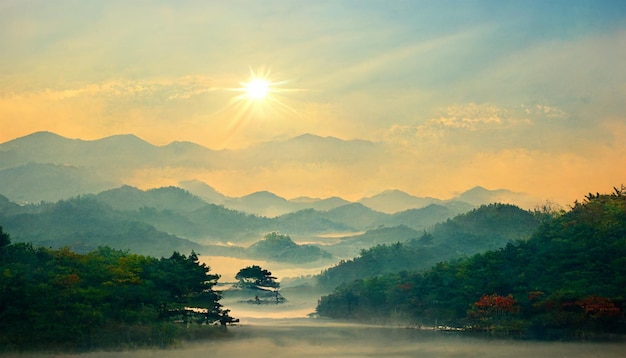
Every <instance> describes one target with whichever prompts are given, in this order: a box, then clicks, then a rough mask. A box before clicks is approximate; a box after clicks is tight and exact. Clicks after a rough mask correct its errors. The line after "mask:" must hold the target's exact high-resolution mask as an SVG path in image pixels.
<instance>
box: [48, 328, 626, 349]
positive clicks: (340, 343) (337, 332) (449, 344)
mask: <svg viewBox="0 0 626 358" xmlns="http://www.w3.org/2000/svg"><path fill="white" fill-rule="evenodd" d="M228 330H229V334H228V336H227V337H225V338H219V339H214V340H207V341H202V342H192V343H185V344H182V345H180V346H178V347H175V348H172V349H166V350H138V351H125V352H94V353H87V354H76V355H73V354H64V355H57V357H83V358H97V357H102V358H108V357H139V358H144V357H155V358H156V357H158V358H161V357H162V358H169V357H172V358H174V357H176V358H187V357H188V358H192V357H193V358H197V357H207V356H210V357H233V358H237V357H245V358H252V357H255V358H257V357H258V358H264V357H268V358H269V357H316V358H317V357H498V358H500V357H511V358H518V357H519V358H522V357H524V358H525V357H533V358H538V357H550V358H553V357H573V358H579V357H598V358H600V357H603V358H604V357H609V358H610V357H624V352H626V344H624V343H587V342H571V343H570V342H536V341H517V340H510V339H488V338H475V337H468V336H464V335H462V334H458V333H450V332H433V331H418V330H414V329H406V328H390V327H389V328H388V327H376V326H368V325H357V324H337V323H332V322H328V321H324V320H317V319H308V320H304V319H286V320H271V319H264V320H256V321H255V322H250V323H249V324H246V325H241V326H234V327H229V328H228ZM40 356H42V357H43V356H44V355H40ZM48 356H49V355H48Z"/></svg>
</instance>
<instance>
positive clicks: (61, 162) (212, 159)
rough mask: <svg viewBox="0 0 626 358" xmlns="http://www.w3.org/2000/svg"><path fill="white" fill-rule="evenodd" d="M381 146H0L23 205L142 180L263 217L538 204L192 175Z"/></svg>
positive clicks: (107, 141)
mask: <svg viewBox="0 0 626 358" xmlns="http://www.w3.org/2000/svg"><path fill="white" fill-rule="evenodd" d="M381 145H382V144H377V143H372V142H368V141H363V140H349V141H346V140H341V139H337V138H333V137H319V136H315V135H310V134H307V135H302V136H298V137H295V138H291V139H288V140H285V141H280V142H270V143H263V144H259V145H257V146H254V147H251V148H247V149H242V150H237V151H233V150H219V151H217V150H211V149H208V148H205V147H203V146H200V145H198V144H194V143H190V142H172V143H170V144H168V145H164V146H155V145H152V144H150V143H148V142H146V141H144V140H142V139H140V138H138V137H136V136H134V135H130V134H129V135H115V136H110V137H106V138H102V139H98V140H80V139H69V138H65V137H62V136H60V135H57V134H54V133H50V132H36V133H33V134H30V135H27V136H24V137H21V138H17V139H14V140H11V141H8V142H5V143H2V144H0V194H2V195H4V196H5V197H7V198H8V199H10V200H12V201H14V202H18V203H36V202H39V201H50V202H53V201H57V200H61V199H67V198H70V197H73V196H77V195H81V194H88V193H92V194H96V193H100V192H102V191H105V190H108V189H115V188H119V187H122V186H123V185H126V184H131V185H132V183H133V182H137V181H141V182H142V183H144V185H142V186H144V187H145V186H148V187H162V186H172V185H173V186H177V187H180V188H183V189H186V190H188V191H189V192H190V193H193V194H195V195H196V196H198V197H199V198H202V199H203V200H205V201H207V202H209V203H213V204H216V205H223V206H224V207H227V208H230V209H233V210H238V211H243V212H246V213H249V214H255V215H260V216H265V217H277V216H280V215H283V214H286V213H290V212H296V211H299V210H303V209H314V210H319V211H326V210H331V209H334V208H338V207H341V206H344V205H346V204H350V203H360V204H362V205H364V206H366V207H368V208H370V209H372V210H375V211H377V212H381V213H387V214H392V213H398V212H401V211H406V210H409V209H417V208H423V207H426V206H428V205H431V204H437V205H443V206H451V205H456V206H459V210H455V211H458V212H462V211H466V210H467V209H469V208H471V207H472V206H474V207H475V206H477V205H481V204H487V203H492V202H503V203H512V204H516V205H519V206H521V207H527V206H528V203H530V202H533V200H535V199H533V198H530V197H529V196H527V195H525V194H521V193H515V192H512V191H509V190H506V189H498V190H488V189H485V188H482V187H475V188H473V189H470V190H468V191H466V192H464V193H461V194H460V195H459V196H457V197H454V198H452V199H448V200H441V199H436V198H432V197H416V196H412V195H410V194H408V193H406V192H403V191H400V190H387V191H383V192H381V193H379V194H376V195H373V196H370V197H364V198H362V199H359V200H357V201H356V202H350V201H348V200H345V199H342V198H339V197H329V198H311V197H306V196H302V197H296V198H293V199H286V198H283V197H280V196H278V195H276V194H274V193H272V192H270V191H258V192H253V193H250V194H248V195H245V196H242V197H229V196H226V195H223V194H221V193H220V192H218V191H217V190H215V189H214V188H213V187H211V186H210V185H208V184H206V183H205V182H204V181H202V180H200V179H198V178H194V177H193V175H194V173H198V172H201V171H203V170H205V171H208V170H210V171H228V170H237V169H241V168H244V167H245V168H246V170H254V168H255V167H259V168H271V167H272V165H277V163H290V162H293V163H322V162H327V161H333V163H334V165H344V166H350V165H351V164H350V163H352V162H355V161H358V160H362V158H369V159H372V160H373V159H374V158H377V157H379V156H380V155H381V153H384V148H382V149H381V148H380V146H381ZM359 158H361V159H359ZM200 177H201V178H204V176H200ZM138 178H142V179H141V180H140V179H138ZM163 184H166V185H163Z"/></svg>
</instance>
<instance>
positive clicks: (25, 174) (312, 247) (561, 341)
mask: <svg viewBox="0 0 626 358" xmlns="http://www.w3.org/2000/svg"><path fill="white" fill-rule="evenodd" d="M296 143H297V144H298V145H302V144H307V143H308V144H311V143H313V144H315V145H316V146H323V147H325V148H326V150H328V151H339V152H341V151H345V150H346V148H348V147H347V146H346V143H344V142H341V141H339V140H336V139H332V138H319V137H315V136H303V137H299V138H295V139H293V140H291V141H287V142H283V143H282V144H281V145H284V146H285V147H280V148H274V147H272V148H271V152H266V154H267V153H275V152H285V154H284V155H287V154H286V153H287V152H288V151H289V150H288V149H289V148H292V147H293V146H294V145H295V144H296ZM357 144H358V145H365V147H367V145H366V144H364V143H361V142H358V143H357ZM257 149H258V150H260V151H263V150H268V148H267V147H266V148H265V149H263V148H257ZM0 153H1V154H2V156H0V275H1V276H0V278H1V280H0V354H6V355H24V354H25V355H38V354H43V355H46V354H51V353H52V354H56V353H59V354H60V353H63V354H70V355H71V354H77V355H78V354H88V355H93V356H117V355H120V354H122V355H130V356H164V357H167V356H177V357H178V356H185V355H189V356H191V355H197V354H202V353H203V352H207V351H210V352H214V353H216V354H218V355H228V356H233V357H237V356H248V355H249V352H250V351H251V350H254V352H255V353H256V356H259V357H263V356H267V357H270V356H272V357H274V356H293V354H292V353H293V349H296V348H297V350H298V354H297V356H302V357H306V356H311V357H314V356H315V357H317V356H323V355H325V356H336V357H341V356H390V357H392V356H393V357H402V356H407V357H412V356H441V357H446V356H465V355H474V356H475V355H479V356H494V357H496V356H502V355H506V356H511V357H515V356H519V357H524V356H529V355H537V356H588V355H593V354H594V353H595V352H598V351H600V352H602V356H619V352H622V351H623V349H624V348H626V346H625V345H624V344H625V343H624V342H625V340H624V337H625V334H626V321H625V320H624V297H626V292H625V288H626V281H625V280H626V190H625V188H624V187H623V186H622V187H619V188H614V191H613V192H609V193H602V194H600V193H596V194H592V193H589V194H587V195H584V200H582V201H580V202H579V201H576V202H574V203H572V204H571V205H570V206H569V207H567V208H562V207H561V206H559V205H557V204H554V203H551V202H550V201H545V203H544V204H538V203H540V202H541V201H537V200H536V199H535V198H532V197H529V196H527V195H525V194H521V193H516V192H512V191H509V190H507V189H498V190H489V189H486V188H483V187H480V186H477V187H474V188H472V189H470V190H467V191H465V192H462V193H459V194H458V195H456V196H454V197H452V198H449V199H445V200H444V199H437V198H433V197H416V196H412V195H410V194H407V193H405V192H403V191H400V190H386V191H383V192H380V193H379V194H376V195H373V196H370V197H363V198H361V199H359V200H346V199H344V198H341V197H329V198H323V199H322V198H312V197H297V198H292V199H285V198H282V197H280V196H278V195H276V194H274V193H272V192H269V191H259V192H254V193H251V194H249V195H245V196H241V197H232V196H227V195H224V194H222V193H220V192H219V191H217V190H216V189H214V188H213V187H211V186H210V185H208V184H206V183H205V182H203V181H200V180H196V179H189V178H182V179H181V180H180V181H178V182H177V183H175V184H173V185H168V186H156V187H154V188H150V189H140V188H137V187H134V186H131V185H127V184H124V181H125V180H126V178H127V173H136V172H141V171H146V170H147V171H149V172H152V173H156V172H158V170H157V168H160V167H164V166H170V167H176V166H179V167H181V166H182V167H186V168H187V169H189V167H190V166H198V167H207V166H211V165H215V164H216V163H219V165H222V166H224V165H226V166H228V165H230V166H237V165H239V166H242V165H245V163H247V161H248V160H250V157H251V156H252V155H253V153H252V152H245V151H244V152H237V153H230V152H213V151H209V150H206V149H203V148H201V147H196V146H194V145H191V144H189V143H186V144H185V143H178V144H175V145H174V144H173V145H169V146H164V147H156V146H152V145H150V144H148V143H146V142H143V141H141V140H139V139H138V138H136V137H134V136H114V137H109V138H105V139H102V140H98V141H81V140H69V139H66V138H63V137H60V136H57V135H54V134H51V133H34V134H32V135H30V136H27V137H23V138H18V139H16V140H14V141H11V142H8V143H3V144H0ZM343 153H344V154H346V155H348V154H349V152H343ZM255 155H256V156H255V157H254V158H253V159H255V158H256V159H258V158H260V157H262V156H263V154H260V153H256V154H255ZM289 155H292V156H293V158H291V159H289V160H298V158H297V153H292V154H289ZM256 159H255V160H256ZM581 194H582V193H581ZM294 347H295V348H294ZM107 352H111V353H107ZM503 352H506V354H504V353H503Z"/></svg>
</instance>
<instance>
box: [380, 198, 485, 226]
mask: <svg viewBox="0 0 626 358" xmlns="http://www.w3.org/2000/svg"><path fill="white" fill-rule="evenodd" d="M473 208H474V206H473V205H470V204H465V205H462V202H455V205H449V204H447V203H446V204H443V205H436V204H430V205H428V206H425V207H423V208H419V209H409V210H404V211H401V212H398V213H395V214H393V215H391V216H389V217H388V218H387V219H386V220H385V225H387V226H397V225H407V226H409V227H411V228H413V229H414V230H422V231H423V230H426V229H430V228H431V227H432V226H433V225H435V224H437V223H440V222H443V221H446V220H447V219H450V218H452V217H454V216H456V215H458V214H461V213H464V212H467V211H470V210H472V209H473Z"/></svg>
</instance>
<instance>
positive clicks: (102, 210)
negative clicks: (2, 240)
mask: <svg viewBox="0 0 626 358" xmlns="http://www.w3.org/2000/svg"><path fill="white" fill-rule="evenodd" d="M0 223H1V224H2V226H3V228H4V230H5V231H6V232H8V233H10V235H11V238H12V239H13V240H14V242H30V243H33V244H34V245H36V246H44V247H52V248H60V247H64V246H68V247H70V248H71V249H72V250H74V251H76V252H81V253H84V252H88V251H91V250H93V249H95V248H97V247H98V246H110V247H112V248H115V249H120V250H129V251H132V252H135V253H139V254H143V255H151V256H156V257H160V256H166V257H169V256H170V255H171V254H172V252H173V251H179V252H181V253H189V252H191V250H195V251H196V252H198V253H202V252H203V251H205V252H206V250H205V249H206V248H205V247H203V246H202V245H200V244H198V243H195V242H192V241H189V240H184V239H181V238H179V237H177V236H175V235H171V234H167V233H164V232H162V231H159V230H157V229H156V228H154V227H153V226H152V225H149V224H146V223H144V222H141V221H137V220H132V219H131V218H128V217H127V216H126V215H123V214H121V213H119V212H117V211H115V210H114V209H112V208H110V207H109V206H107V205H105V204H103V203H100V202H98V201H97V200H96V199H95V198H94V197H81V198H75V199H71V200H67V201H59V202H57V203H54V204H50V203H48V204H40V205H31V206H18V207H6V206H5V207H4V209H3V210H0Z"/></svg>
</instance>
